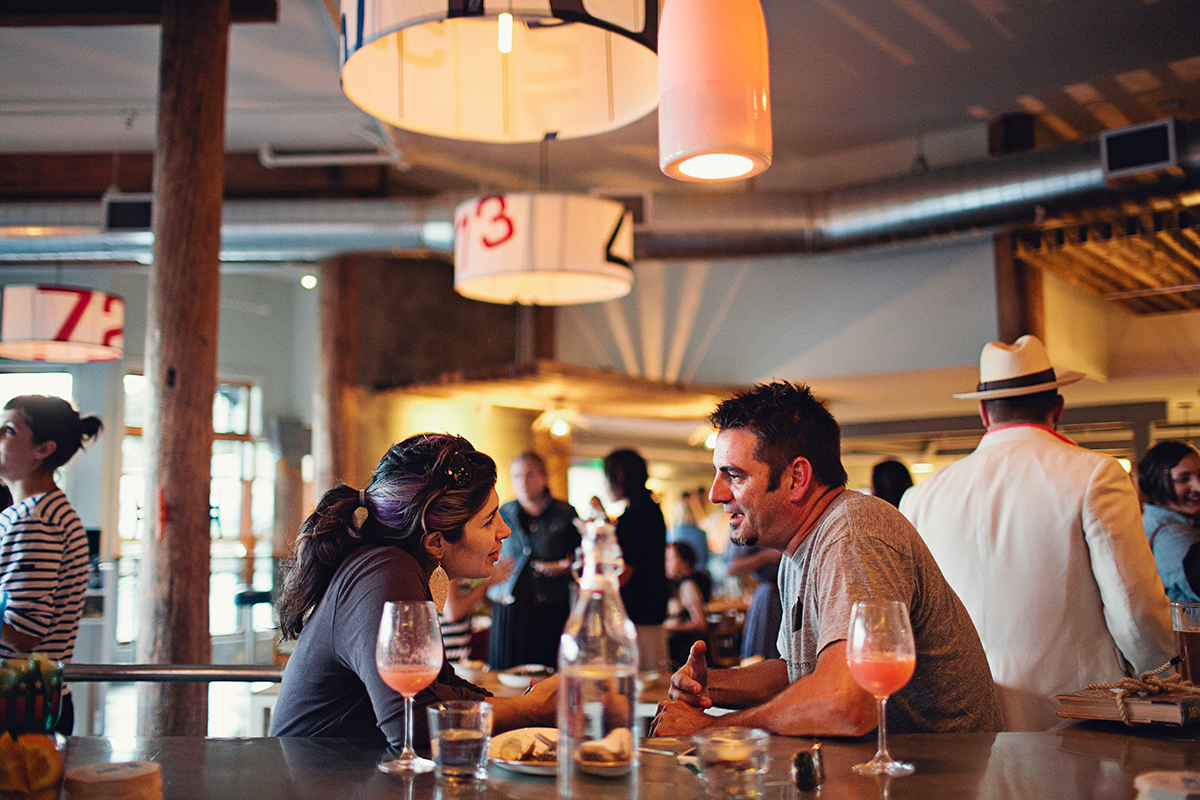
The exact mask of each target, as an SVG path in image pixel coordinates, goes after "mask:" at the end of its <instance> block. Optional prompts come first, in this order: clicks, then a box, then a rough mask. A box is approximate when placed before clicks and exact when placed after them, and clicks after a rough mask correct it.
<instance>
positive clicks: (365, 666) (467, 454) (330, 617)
mask: <svg viewBox="0 0 1200 800" xmlns="http://www.w3.org/2000/svg"><path fill="white" fill-rule="evenodd" d="M499 508H500V498H499V496H498V495H497V494H496V464H495V462H494V461H492V459H491V458H490V457H488V456H487V455H485V454H484V453H480V452H479V451H478V450H476V449H475V448H474V447H472V446H471V444H470V442H468V441H467V440H466V439H464V438H462V437H461V436H451V435H450V434H437V433H427V434H418V435H416V436H411V437H409V438H408V439H405V440H404V441H403V442H400V443H399V444H396V445H393V446H392V447H391V449H389V450H388V452H387V453H386V454H385V455H384V457H383V458H382V459H381V460H380V462H379V466H377V467H376V468H375V474H374V475H372V476H371V481H370V483H369V484H368V485H367V488H365V489H363V490H362V491H355V490H354V489H352V488H350V487H349V486H345V485H342V486H337V487H335V488H333V489H330V490H329V491H328V492H326V493H325V495H324V496H323V497H322V498H321V501H320V503H318V504H317V510H316V511H315V512H314V513H313V514H312V516H310V517H309V518H308V519H307V520H306V521H305V522H304V525H303V526H302V527H301V529H300V536H299V538H298V539H297V541H296V550H295V558H294V560H293V561H292V563H291V564H290V565H289V568H288V572H287V576H286V578H285V580H284V586H283V592H282V594H281V596H280V600H279V603H278V605H277V608H278V609H279V627H280V632H281V633H282V635H283V636H284V638H288V639H297V642H296V647H295V650H294V651H293V652H292V656H291V658H290V659H289V660H288V664H287V667H286V669H285V670H284V673H283V682H282V684H281V686H280V689H279V701H278V703H277V704H276V706H275V712H274V713H273V714H272V715H271V730H270V735H271V736H338V737H370V738H379V739H387V741H388V742H389V743H390V744H393V745H399V744H402V743H403V741H404V719H405V715H404V698H403V697H402V696H401V695H400V694H399V693H398V692H396V691H394V690H393V689H391V688H389V687H388V686H387V685H386V684H385V683H384V682H383V681H382V680H381V679H380V677H379V672H378V670H377V669H376V666H375V641H376V636H377V634H378V631H379V620H380V616H381V615H382V612H383V604H384V602H385V601H388V600H416V601H422V600H424V601H428V600H433V599H434V590H435V589H436V587H437V584H438V583H439V582H442V583H443V584H444V582H445V581H446V579H447V578H449V579H450V580H455V579H461V578H486V577H487V576H489V575H490V574H491V573H492V570H493V569H494V568H495V565H496V561H497V559H498V558H499V555H500V543H501V542H502V541H504V539H505V537H507V536H508V533H509V531H508V526H507V525H505V524H504V521H503V520H502V519H501V518H500V514H499ZM360 509H361V510H360ZM363 511H365V512H366V513H365V515H364V514H363ZM431 584H432V585H431ZM556 690H557V679H555V678H551V679H550V680H547V681H543V682H542V683H540V684H538V685H537V686H536V687H534V688H533V690H532V691H530V692H529V693H528V694H526V695H525V696H523V697H514V698H497V697H491V696H490V695H489V694H488V692H486V691H484V690H483V689H481V688H479V687H478V686H475V685H473V684H471V683H468V682H467V681H464V680H462V679H461V678H459V677H458V676H457V675H455V674H454V671H453V669H451V667H450V664H449V662H447V661H444V660H443V662H442V669H441V672H440V673H439V674H438V676H437V678H436V679H434V682H433V684H432V685H430V686H429V687H428V688H426V689H423V690H421V692H419V693H418V694H417V696H416V698H415V710H416V714H415V715H414V717H413V727H414V734H415V739H414V740H415V741H416V742H417V743H420V742H423V741H426V740H427V739H428V736H429V733H428V723H427V720H426V714H425V709H426V707H428V706H430V705H433V704H435V703H438V702H441V701H445V700H487V701H488V702H489V703H491V704H492V705H493V707H494V709H495V711H494V717H493V719H494V725H495V729H496V730H497V731H504V730H509V729H511V728H519V727H523V726H529V725H553V724H554V719H555V710H556Z"/></svg>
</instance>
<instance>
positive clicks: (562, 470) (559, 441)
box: [500, 430, 575, 500]
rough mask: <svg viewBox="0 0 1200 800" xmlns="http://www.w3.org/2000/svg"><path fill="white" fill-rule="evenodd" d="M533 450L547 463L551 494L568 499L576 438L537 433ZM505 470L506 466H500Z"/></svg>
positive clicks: (548, 432)
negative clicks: (568, 475) (569, 473)
mask: <svg viewBox="0 0 1200 800" xmlns="http://www.w3.org/2000/svg"><path fill="white" fill-rule="evenodd" d="M533 449H534V450H535V451H536V452H537V454H538V455H540V456H541V457H542V460H543V461H545V462H546V476H547V477H548V478H549V485H550V494H551V495H553V496H554V497H557V498H560V499H562V500H566V499H567V489H568V481H567V474H568V470H569V469H570V468H571V455H572V453H573V452H574V450H575V437H574V436H573V435H572V434H571V433H568V434H567V435H566V436H554V435H552V434H551V433H550V431H541V430H539V431H535V432H534V434H533ZM500 468H501V469H505V466H504V465H500Z"/></svg>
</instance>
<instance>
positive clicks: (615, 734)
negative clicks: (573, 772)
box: [579, 728, 633, 764]
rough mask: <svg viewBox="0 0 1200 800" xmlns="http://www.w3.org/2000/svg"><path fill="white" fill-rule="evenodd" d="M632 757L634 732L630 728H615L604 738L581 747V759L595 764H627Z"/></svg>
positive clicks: (585, 743)
mask: <svg viewBox="0 0 1200 800" xmlns="http://www.w3.org/2000/svg"><path fill="white" fill-rule="evenodd" d="M632 757H633V734H632V733H630V731H629V728H614V729H613V730H612V731H610V732H609V734H608V735H607V736H605V737H604V738H603V739H596V740H593V741H590V742H584V743H583V744H582V745H580V747H579V760H580V761H584V762H590V763H593V764H627V763H629V762H630V760H631V759H632Z"/></svg>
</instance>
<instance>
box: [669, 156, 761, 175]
mask: <svg viewBox="0 0 1200 800" xmlns="http://www.w3.org/2000/svg"><path fill="white" fill-rule="evenodd" d="M752 169H754V162H753V161H752V160H750V159H749V158H746V157H745V156H739V155H734V154H733V153H705V154H704V155H702V156H692V157H691V158H689V159H687V160H686V161H684V162H682V163H681V164H680V165H679V171H680V172H682V173H683V174H684V175H687V176H688V177H691V178H696V179H698V180H704V181H719V180H728V179H729V178H736V177H738V176H739V175H745V174H746V173H748V172H750V170H752Z"/></svg>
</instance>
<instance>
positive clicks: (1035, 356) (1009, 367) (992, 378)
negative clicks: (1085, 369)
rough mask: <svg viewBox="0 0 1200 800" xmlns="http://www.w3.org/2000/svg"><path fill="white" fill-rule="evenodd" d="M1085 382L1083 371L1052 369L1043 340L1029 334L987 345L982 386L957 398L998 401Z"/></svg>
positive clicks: (981, 368) (982, 361)
mask: <svg viewBox="0 0 1200 800" xmlns="http://www.w3.org/2000/svg"><path fill="white" fill-rule="evenodd" d="M1082 379H1083V373H1082V372H1072V371H1071V370H1066V369H1063V370H1055V369H1054V367H1052V366H1050V357H1049V356H1048V355H1046V346H1045V345H1044V344H1042V340H1041V339H1039V338H1037V337H1036V336H1030V335H1028V334H1026V335H1025V336H1022V337H1021V338H1020V339H1017V340H1016V341H1015V342H1013V343H1012V344H1005V343H1004V342H988V343H987V344H986V345H984V346H983V352H982V353H980V354H979V385H978V386H976V387H975V391H973V392H965V393H963V394H956V395H954V396H955V397H957V398H958V399H960V400H997V399H999V398H1001V397H1019V396H1020V395H1023V394H1035V393H1037V392H1047V391H1049V390H1051V389H1057V388H1058V387H1060V386H1066V385H1068V384H1071V383H1075V382H1076V381H1079V380H1082Z"/></svg>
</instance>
